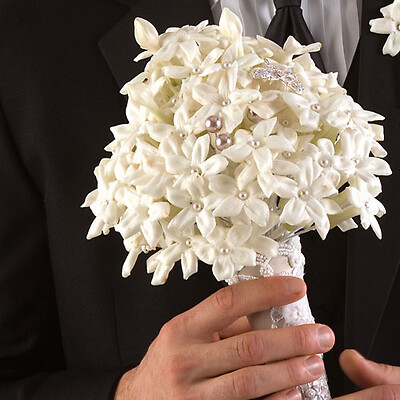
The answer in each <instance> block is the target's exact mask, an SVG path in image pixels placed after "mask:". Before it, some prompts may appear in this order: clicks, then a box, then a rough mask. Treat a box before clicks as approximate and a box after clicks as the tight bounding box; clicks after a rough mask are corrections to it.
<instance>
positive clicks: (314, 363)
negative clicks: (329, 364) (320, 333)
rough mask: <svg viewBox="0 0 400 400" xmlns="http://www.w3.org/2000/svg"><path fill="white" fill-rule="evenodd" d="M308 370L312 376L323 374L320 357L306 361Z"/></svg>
mask: <svg viewBox="0 0 400 400" xmlns="http://www.w3.org/2000/svg"><path fill="white" fill-rule="evenodd" d="M306 368H307V371H308V373H309V374H310V375H311V376H316V375H320V374H321V373H322V360H321V358H319V357H318V356H311V357H308V358H307V359H306Z"/></svg>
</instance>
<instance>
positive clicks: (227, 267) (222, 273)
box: [212, 256, 235, 281]
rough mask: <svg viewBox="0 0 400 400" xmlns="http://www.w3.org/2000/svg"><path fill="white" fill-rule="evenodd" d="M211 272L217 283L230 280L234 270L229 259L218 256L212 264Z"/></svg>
mask: <svg viewBox="0 0 400 400" xmlns="http://www.w3.org/2000/svg"><path fill="white" fill-rule="evenodd" d="M212 272H213V274H214V276H215V278H216V279H217V281H223V280H226V279H230V278H232V276H233V274H234V272H235V268H234V265H233V263H232V260H231V258H230V257H227V256H219V257H218V258H216V259H215V260H214V262H213V267H212Z"/></svg>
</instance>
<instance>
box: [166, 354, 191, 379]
mask: <svg viewBox="0 0 400 400" xmlns="http://www.w3.org/2000/svg"><path fill="white" fill-rule="evenodd" d="M191 368H192V363H191V362H190V360H189V359H188V358H187V357H185V356H182V355H180V354H174V355H171V356H170V357H169V358H168V360H166V361H165V368H164V371H165V374H166V378H167V380H168V381H169V382H170V383H174V384H178V383H180V382H182V381H183V379H184V378H186V377H188V376H189V375H190V371H191Z"/></svg>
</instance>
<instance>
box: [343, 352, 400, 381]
mask: <svg viewBox="0 0 400 400" xmlns="http://www.w3.org/2000/svg"><path fill="white" fill-rule="evenodd" d="M339 363H340V366H341V368H342V370H343V372H344V373H345V374H346V375H347V376H348V377H349V378H350V379H351V380H352V381H353V382H354V383H355V384H356V385H357V386H358V387H360V388H361V389H366V388H370V387H373V386H380V385H395V384H400V368H399V367H394V366H392V365H386V364H378V363H376V362H373V361H370V360H367V359H366V358H364V357H363V356H362V355H361V354H360V353H358V352H357V351H355V350H345V351H344V352H343V353H342V354H341V355H340V358H339Z"/></svg>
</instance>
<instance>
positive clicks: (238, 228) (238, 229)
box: [226, 225, 252, 248]
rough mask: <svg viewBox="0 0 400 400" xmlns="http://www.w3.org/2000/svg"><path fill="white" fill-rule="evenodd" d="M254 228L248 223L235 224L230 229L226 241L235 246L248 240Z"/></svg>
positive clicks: (232, 246)
mask: <svg viewBox="0 0 400 400" xmlns="http://www.w3.org/2000/svg"><path fill="white" fill-rule="evenodd" d="M251 232H252V228H251V226H246V225H234V226H232V228H231V229H229V232H228V236H227V237H226V243H227V244H228V246H229V247H230V248H235V247H237V246H240V245H242V244H243V243H245V242H247V241H248V240H249V238H250V236H251Z"/></svg>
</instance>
